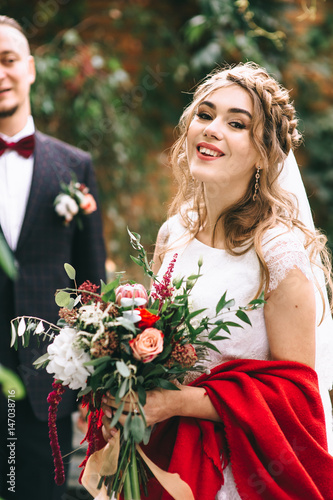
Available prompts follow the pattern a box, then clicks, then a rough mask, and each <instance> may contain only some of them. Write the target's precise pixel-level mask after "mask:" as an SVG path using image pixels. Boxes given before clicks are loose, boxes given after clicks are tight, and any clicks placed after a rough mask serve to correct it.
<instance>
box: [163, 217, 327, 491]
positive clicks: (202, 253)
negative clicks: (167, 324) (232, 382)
mask: <svg viewBox="0 0 333 500" xmlns="http://www.w3.org/2000/svg"><path fill="white" fill-rule="evenodd" d="M162 234H163V235H165V236H167V237H168V248H169V250H168V252H167V254H166V255H165V258H164V260H163V264H162V267H161V269H160V271H159V273H158V275H159V277H160V278H161V276H162V275H163V274H164V273H165V272H166V270H167V268H168V265H169V263H170V262H171V260H172V258H173V256H174V254H175V253H177V254H178V257H177V260H176V263H175V268H174V272H173V278H175V277H180V276H185V277H186V276H190V275H191V274H196V273H197V270H198V260H199V258H202V259H203V265H202V268H201V274H202V276H201V277H200V278H199V279H198V281H197V283H196V284H195V286H194V288H193V290H192V292H191V296H192V301H193V304H192V305H193V309H202V308H204V307H206V308H207V310H206V311H205V313H204V315H207V316H210V317H213V316H215V307H216V304H217V302H218V300H219V298H220V297H221V295H222V294H223V293H224V292H225V291H227V298H229V299H235V301H236V306H239V305H240V306H245V305H246V304H247V303H248V302H249V301H250V300H252V299H253V298H254V296H255V294H256V292H257V289H258V285H259V262H258V258H257V256H256V253H255V251H254V249H253V248H252V249H250V250H249V251H248V252H247V253H246V254H244V255H239V256H232V255H230V254H228V253H227V252H226V251H225V250H220V249H216V248H212V247H209V246H207V245H205V244H203V243H201V242H200V241H199V240H197V239H192V240H190V239H189V237H188V233H187V231H186V230H185V228H184V227H183V225H182V224H181V219H180V217H179V216H174V217H172V218H171V219H169V220H168V221H167V222H166V223H165V224H164V225H163V226H162ZM262 243H263V252H264V258H265V261H266V263H267V265H268V268H269V272H270V284H269V289H270V290H273V289H275V288H276V287H277V286H278V284H279V283H280V281H281V280H283V278H284V277H285V276H286V274H287V273H288V271H290V270H291V269H293V268H295V267H297V268H299V269H300V270H301V271H302V272H303V273H304V274H305V276H306V277H307V278H308V279H310V280H313V275H312V271H311V265H310V262H309V260H308V256H307V253H306V251H305V250H304V247H303V244H302V242H301V240H300V239H299V238H298V236H297V235H296V234H295V233H294V232H286V229H285V228H284V227H283V228H282V227H278V228H276V229H274V230H271V231H269V232H267V233H266V235H265V238H264V241H263V242H262ZM317 303H318V304H320V303H321V300H320V296H319V293H318V301H317ZM321 312H322V310H320V311H318V317H319V320H318V322H319V321H320V317H321ZM326 313H327V315H330V312H329V311H328V310H327V311H326ZM225 317H227V315H226V316H225ZM249 317H250V320H251V322H252V327H251V326H250V325H247V324H245V323H244V324H242V326H243V328H236V327H234V328H230V330H231V335H230V338H228V339H226V340H221V341H218V342H216V346H217V347H218V349H219V351H220V352H219V353H216V352H214V351H211V354H210V359H209V362H208V368H213V367H214V366H216V365H218V364H220V363H222V362H225V361H228V360H232V359H241V358H244V359H245V358H246V359H263V360H265V359H269V358H270V353H269V345H268V340H267V334H266V328H265V321H264V312H263V309H259V310H256V311H250V312H249ZM232 318H233V320H234V321H235V319H237V318H235V317H234V316H232ZM230 319H231V318H230ZM237 322H239V321H237ZM319 330H320V329H318V331H319ZM332 337H333V331H332ZM322 344H323V343H321V339H320V338H319V334H318V335H317V348H316V354H317V361H316V364H317V367H316V370H317V373H318V376H319V380H320V391H321V396H322V400H323V405H324V409H325V416H326V423H327V434H328V441H329V447H330V450H331V452H332V450H333V433H332V408H331V403H330V398H329V394H328V389H329V388H330V383H331V368H330V367H331V366H332V364H333V359H332V357H330V356H331V353H332V344H331V345H329V346H327V345H322ZM326 368H327V370H326ZM196 376H197V375H196ZM194 378H195V377H194ZM267 439H269V436H267ZM224 479H225V483H224V485H223V486H222V488H221V489H220V491H219V492H218V494H217V496H216V500H240V496H239V495H238V493H237V488H236V485H235V482H234V478H233V474H232V466H231V464H229V465H228V466H227V468H226V469H225V471H224Z"/></svg>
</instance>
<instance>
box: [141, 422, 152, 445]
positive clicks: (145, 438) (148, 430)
mask: <svg viewBox="0 0 333 500" xmlns="http://www.w3.org/2000/svg"><path fill="white" fill-rule="evenodd" d="M151 431H152V428H151V427H150V426H149V427H146V428H145V433H144V436H143V444H144V445H146V444H148V443H149V439H150V436H151Z"/></svg>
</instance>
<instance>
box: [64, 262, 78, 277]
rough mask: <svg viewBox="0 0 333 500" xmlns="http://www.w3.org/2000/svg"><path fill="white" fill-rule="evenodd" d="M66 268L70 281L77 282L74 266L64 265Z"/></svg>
mask: <svg viewBox="0 0 333 500" xmlns="http://www.w3.org/2000/svg"><path fill="white" fill-rule="evenodd" d="M64 268H65V271H66V273H67V276H68V277H69V279H71V280H75V277H76V271H75V269H74V267H73V266H71V265H70V264H67V263H66V264H64Z"/></svg>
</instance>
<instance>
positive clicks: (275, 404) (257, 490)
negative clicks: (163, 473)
mask: <svg viewBox="0 0 333 500" xmlns="http://www.w3.org/2000/svg"><path fill="white" fill-rule="evenodd" d="M191 385H193V386H198V387H205V388H206V391H207V397H209V398H210V399H211V401H212V403H213V405H214V407H215V409H216V411H217V412H218V414H219V416H220V418H221V420H222V424H216V423H215V424H214V423H213V422H210V421H205V420H198V419H194V418H172V419H170V420H168V421H165V422H162V423H161V424H158V425H157V426H156V428H155V429H154V432H153V434H152V437H151V440H150V442H149V444H148V445H147V446H146V447H144V448H143V449H144V451H145V452H146V453H147V455H148V456H149V458H150V459H151V460H153V462H155V463H156V464H157V465H159V466H160V467H161V468H163V469H164V470H169V471H170V472H178V473H179V474H180V476H181V478H182V479H183V480H185V481H186V482H187V483H188V484H189V485H190V486H191V488H192V491H193V494H194V497H195V499H196V500H214V498H215V496H216V493H217V492H218V490H219V489H220V487H221V485H222V484H223V470H222V466H221V455H223V458H224V462H225V463H226V462H227V461H230V462H231V465H232V471H233V474H234V478H235V482H236V485H237V488H238V492H239V495H240V497H241V498H242V500H262V499H264V500H291V499H292V500H305V499H306V500H333V457H332V456H331V455H329V453H328V452H327V439H326V430H325V420H324V411H323V408H322V403H321V398H320V395H319V390H318V381H317V375H316V373H315V371H314V370H312V369H311V368H309V367H308V366H306V365H303V364H300V363H294V362H290V361H258V360H247V359H245V360H235V361H229V362H227V363H224V364H222V365H220V366H217V367H216V368H214V369H213V370H212V371H211V374H210V375H202V376H201V377H200V378H198V379H197V380H196V381H195V382H193V383H192V384H191ZM148 498H149V499H150V500H169V499H170V498H171V497H170V495H169V494H168V493H167V492H165V491H162V488H161V487H160V485H159V484H158V483H157V481H156V480H155V479H151V480H150V481H149V494H148Z"/></svg>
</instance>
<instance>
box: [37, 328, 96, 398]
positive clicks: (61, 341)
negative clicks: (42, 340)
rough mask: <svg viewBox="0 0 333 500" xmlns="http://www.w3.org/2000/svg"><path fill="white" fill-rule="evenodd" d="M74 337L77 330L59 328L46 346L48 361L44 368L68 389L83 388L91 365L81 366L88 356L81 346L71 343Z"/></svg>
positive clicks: (91, 370)
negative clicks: (57, 333) (50, 342)
mask: <svg viewBox="0 0 333 500" xmlns="http://www.w3.org/2000/svg"><path fill="white" fill-rule="evenodd" d="M76 339H77V331H76V330H75V329H74V328H69V327H65V328H62V329H61V330H60V333H59V335H57V336H56V337H55V339H54V341H53V342H52V344H50V345H49V346H48V348H47V352H48V354H49V360H50V361H49V363H48V365H47V367H46V370H47V372H48V373H52V374H53V375H54V378H55V379H57V380H61V381H62V383H63V385H68V386H69V388H70V389H84V388H85V387H86V386H87V378H88V376H89V375H90V374H91V373H92V372H93V367H92V366H83V363H86V362H87V361H90V356H89V354H88V353H87V352H85V351H84V350H83V349H82V348H80V347H77V346H76V345H73V344H74V341H75V340H76Z"/></svg>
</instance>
